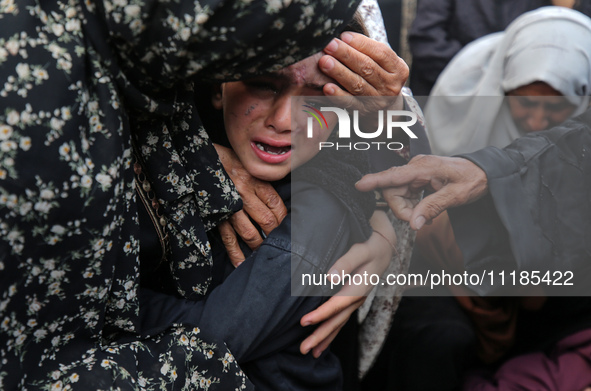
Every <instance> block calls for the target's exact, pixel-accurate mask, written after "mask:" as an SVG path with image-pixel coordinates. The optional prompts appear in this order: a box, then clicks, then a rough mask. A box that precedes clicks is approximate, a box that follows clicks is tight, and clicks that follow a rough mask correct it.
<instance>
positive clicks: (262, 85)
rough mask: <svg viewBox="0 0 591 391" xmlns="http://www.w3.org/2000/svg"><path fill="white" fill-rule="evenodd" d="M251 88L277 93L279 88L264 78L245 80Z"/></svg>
mask: <svg viewBox="0 0 591 391" xmlns="http://www.w3.org/2000/svg"><path fill="white" fill-rule="evenodd" d="M244 83H245V84H246V85H247V86H248V87H249V88H250V89H252V90H255V91H260V92H268V93H273V94H276V93H277V92H278V91H279V88H278V87H277V86H276V85H275V84H274V83H271V82H268V81H263V80H249V81H246V82H244Z"/></svg>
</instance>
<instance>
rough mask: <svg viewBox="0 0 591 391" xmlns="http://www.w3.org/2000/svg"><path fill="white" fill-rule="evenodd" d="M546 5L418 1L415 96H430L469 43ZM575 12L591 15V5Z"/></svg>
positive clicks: (513, 0) (526, 0)
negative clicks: (457, 54)
mask: <svg viewBox="0 0 591 391" xmlns="http://www.w3.org/2000/svg"><path fill="white" fill-rule="evenodd" d="M547 5H552V3H551V1H550V0H418V3H417V13H416V18H415V20H414V22H413V24H412V26H411V29H410V32H409V38H408V39H409V44H410V49H411V52H412V55H413V63H412V70H411V75H410V87H411V89H412V90H413V92H414V94H415V95H416V96H427V95H429V92H430V91H431V88H433V85H434V84H435V81H436V80H437V77H438V76H439V74H440V73H441V72H442V71H443V69H444V68H445V67H446V65H447V64H448V63H449V62H450V61H451V59H452V58H453V57H454V56H455V55H456V53H458V52H459V51H460V49H461V48H463V47H464V46H466V45H467V44H468V43H470V42H472V41H474V40H475V39H477V38H480V37H483V36H485V35H488V34H491V33H495V32H498V31H503V30H504V29H505V28H506V27H507V26H508V25H509V23H511V22H512V21H513V20H515V19H516V18H517V17H518V16H519V15H521V14H523V13H525V12H528V11H532V10H534V9H536V8H539V7H543V6H547ZM575 9H576V10H578V11H581V12H583V13H585V14H586V15H591V4H589V1H586V0H582V1H579V4H578V5H576V6H575Z"/></svg>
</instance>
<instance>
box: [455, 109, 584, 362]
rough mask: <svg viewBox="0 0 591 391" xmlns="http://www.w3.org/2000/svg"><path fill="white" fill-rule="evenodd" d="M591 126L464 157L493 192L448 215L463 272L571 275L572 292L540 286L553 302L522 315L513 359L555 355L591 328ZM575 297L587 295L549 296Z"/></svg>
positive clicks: (567, 126)
mask: <svg viewBox="0 0 591 391" xmlns="http://www.w3.org/2000/svg"><path fill="white" fill-rule="evenodd" d="M590 124H591V111H587V112H586V113H585V114H583V115H582V116H580V117H578V118H575V119H572V120H569V121H566V122H565V123H563V124H562V125H561V126H558V127H556V128H553V129H550V130H546V131H543V132H538V133H535V134H531V135H529V136H526V137H522V138H520V139H518V140H516V141H514V142H513V143H512V144H511V145H509V146H508V147H506V148H504V149H503V150H499V149H497V148H494V147H489V148H485V149H483V150H480V151H477V152H474V153H471V154H468V155H464V156H462V157H464V158H467V159H469V160H471V161H472V162H474V163H475V164H477V165H478V166H479V167H480V168H482V169H483V170H484V171H485V172H486V174H487V177H488V186H489V194H488V195H487V196H485V197H484V198H482V199H481V200H478V201H476V202H475V203H473V204H470V205H464V206H462V207H459V208H455V209H450V210H449V215H450V219H451V222H452V225H453V228H454V233H455V236H456V240H457V243H458V245H459V246H460V248H461V250H462V253H463V255H464V263H465V266H466V269H467V270H468V271H470V272H479V271H482V270H484V269H486V270H500V269H502V268H505V269H507V270H517V271H522V270H525V271H532V270H536V271H541V274H542V275H543V274H544V273H545V271H550V272H551V273H552V274H551V275H553V272H554V271H561V270H562V271H564V270H571V271H573V274H574V278H573V280H572V281H573V282H574V287H573V288H572V289H566V287H564V286H551V287H548V286H546V285H544V284H542V287H543V289H544V293H545V294H546V295H547V296H550V297H548V299H547V301H546V302H545V304H544V305H543V307H542V308H541V309H540V310H538V311H525V310H522V311H520V313H519V318H518V323H517V337H516V344H515V348H514V349H513V351H512V352H511V354H513V355H515V354H521V353H526V352H530V351H540V350H546V349H550V348H551V347H552V346H553V344H554V343H556V342H557V341H558V340H560V339H561V338H564V337H566V336H568V335H571V334H573V333H576V332H577V331H580V330H582V329H585V328H589V327H591V297H589V295H590V293H591V292H590V290H589V284H588V281H589V277H590V273H589V264H590V262H589V260H590V259H591V243H590V239H591V156H590V155H589V150H590V149H591V126H590ZM562 281H564V279H563V280H562ZM498 288H499V286H498V285H496V286H491V285H487V284H484V286H483V287H481V288H476V287H475V288H473V289H475V290H477V291H479V293H481V294H500V293H503V291H499V289H498ZM507 293H508V294H510V293H511V290H508V291H507ZM574 294H581V295H585V296H584V297H553V296H552V295H568V296H570V295H574Z"/></svg>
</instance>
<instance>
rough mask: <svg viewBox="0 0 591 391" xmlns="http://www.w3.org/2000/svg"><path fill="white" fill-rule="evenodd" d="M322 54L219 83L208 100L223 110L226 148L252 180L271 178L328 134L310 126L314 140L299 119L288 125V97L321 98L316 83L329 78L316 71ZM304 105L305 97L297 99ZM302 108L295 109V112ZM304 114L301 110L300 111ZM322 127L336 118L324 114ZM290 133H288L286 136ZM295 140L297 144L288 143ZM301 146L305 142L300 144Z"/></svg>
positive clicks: (285, 171) (308, 156)
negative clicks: (228, 146) (217, 90)
mask: <svg viewBox="0 0 591 391" xmlns="http://www.w3.org/2000/svg"><path fill="white" fill-rule="evenodd" d="M320 57H322V53H318V54H315V55H313V56H311V57H308V58H306V59H304V60H302V61H300V62H297V63H295V64H293V65H291V66H289V67H287V68H285V69H282V70H281V71H279V72H276V73H272V74H268V75H263V76H258V77H255V78H253V79H249V80H246V81H239V82H230V83H225V84H223V85H222V94H221V96H216V97H214V98H213V103H214V106H215V107H216V108H218V109H219V108H221V109H223V111H224V125H225V127H226V134H227V135H228V140H229V141H230V144H232V149H233V150H234V152H235V153H236V154H237V155H238V158H239V159H240V161H241V162H242V164H243V165H244V167H245V168H246V170H247V171H248V172H249V173H250V174H251V175H253V176H254V177H256V178H259V179H262V180H266V181H275V180H279V179H281V178H284V177H285V176H287V175H288V174H289V173H290V171H291V170H292V169H294V168H296V167H298V166H300V165H302V164H303V163H305V162H306V161H308V160H310V159H311V158H312V157H314V156H315V155H316V154H317V153H318V141H324V140H326V139H327V138H328V136H329V134H330V132H328V131H325V132H324V134H321V132H319V129H317V128H315V129H314V134H315V135H318V137H319V138H314V139H306V131H305V125H306V121H305V118H302V120H300V118H299V116H300V114H299V113H297V112H296V115H298V120H297V121H294V123H296V122H297V123H298V124H299V123H300V122H301V123H302V125H301V126H300V125H298V126H297V128H298V129H292V118H291V106H292V104H291V98H292V97H295V96H323V95H324V94H323V92H322V87H323V86H324V85H325V84H326V83H328V82H332V83H334V80H332V79H330V78H329V77H327V76H326V75H324V74H323V73H322V72H321V71H320V70H319V69H318V60H319V59H320ZM302 104H310V101H309V100H308V101H306V102H304V101H302ZM301 111H302V110H299V112H301ZM301 114H302V115H304V116H305V114H303V113H301ZM325 117H326V119H327V121H328V128H329V129H332V128H333V127H334V125H335V124H336V116H332V117H331V116H330V115H325ZM292 131H293V137H294V139H293V140H292ZM294 144H297V145H298V146H297V147H294ZM304 144H305V145H304Z"/></svg>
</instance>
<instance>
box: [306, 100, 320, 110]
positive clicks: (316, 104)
mask: <svg viewBox="0 0 591 391" xmlns="http://www.w3.org/2000/svg"><path fill="white" fill-rule="evenodd" d="M306 104H307V105H308V106H312V107H313V108H315V109H318V110H320V107H322V104H321V103H320V102H318V101H315V100H307V101H306Z"/></svg>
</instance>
